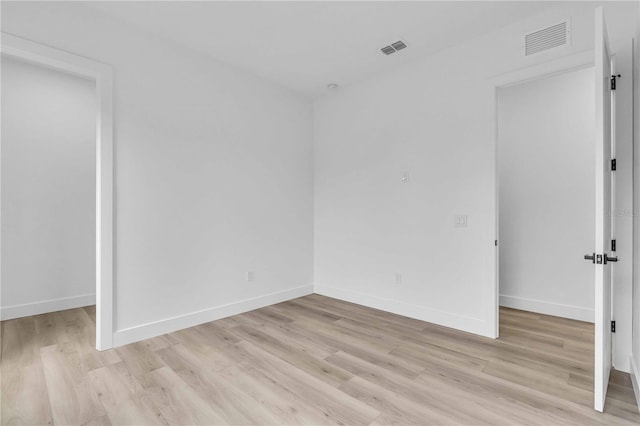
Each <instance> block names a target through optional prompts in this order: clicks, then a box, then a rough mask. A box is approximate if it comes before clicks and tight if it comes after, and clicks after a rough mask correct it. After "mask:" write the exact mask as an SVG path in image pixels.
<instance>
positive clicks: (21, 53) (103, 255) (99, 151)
mask: <svg viewBox="0 0 640 426" xmlns="http://www.w3.org/2000/svg"><path fill="white" fill-rule="evenodd" d="M0 37H1V43H0V44H1V48H0V52H1V53H2V54H4V55H9V56H12V57H15V58H18V59H21V60H24V61H28V62H31V63H35V64H38V65H41V66H44V67H47V68H52V69H55V70H59V71H62V72H65V73H68V74H73V75H78V76H82V77H85V78H89V79H91V80H93V81H95V83H96V95H97V117H96V349H97V350H99V351H102V350H106V349H110V348H112V347H113V329H114V324H113V318H114V305H113V290H114V283H113V277H114V273H113V251H114V246H113V193H114V191H113V71H112V68H111V66H110V65H107V64H104V63H102V62H98V61H95V60H92V59H88V58H85V57H82V56H78V55H74V54H72V53H68V52H65V51H62V50H59V49H55V48H52V47H49V46H45V45H42V44H39V43H35V42H32V41H29V40H25V39H23V38H20V37H16V36H14V35H11V34H7V33H4V32H2V33H0Z"/></svg>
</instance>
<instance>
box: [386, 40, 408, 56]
mask: <svg viewBox="0 0 640 426" xmlns="http://www.w3.org/2000/svg"><path fill="white" fill-rule="evenodd" d="M406 47H407V44H406V43H405V42H404V41H402V40H398V41H396V42H395V43H391V44H390V45H389V46H385V47H383V48H382V49H380V51H381V52H382V53H384V54H385V55H391V54H392V53H396V52H397V51H398V50H402V49H404V48H406Z"/></svg>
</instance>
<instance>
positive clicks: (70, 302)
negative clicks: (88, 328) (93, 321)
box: [0, 293, 96, 321]
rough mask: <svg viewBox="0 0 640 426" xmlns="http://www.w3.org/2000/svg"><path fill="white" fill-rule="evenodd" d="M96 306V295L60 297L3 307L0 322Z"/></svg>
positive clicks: (0, 310) (0, 311)
mask: <svg viewBox="0 0 640 426" xmlns="http://www.w3.org/2000/svg"><path fill="white" fill-rule="evenodd" d="M95 304H96V295H95V293H93V294H83V295H80V296H70V297H62V298H59V299H49V300H42V301H38V302H33V303H25V304H22V305H12V306H3V307H1V308H0V321H6V320H10V319H15V318H23V317H30V316H32V315H40V314H46V313H49V312H57V311H64V310H67V309H75V308H82V307H84V306H91V305H95Z"/></svg>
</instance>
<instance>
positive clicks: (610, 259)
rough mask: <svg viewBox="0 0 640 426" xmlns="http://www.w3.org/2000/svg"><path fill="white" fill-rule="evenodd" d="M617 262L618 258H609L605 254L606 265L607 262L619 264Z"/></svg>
mask: <svg viewBox="0 0 640 426" xmlns="http://www.w3.org/2000/svg"><path fill="white" fill-rule="evenodd" d="M617 261H618V256H614V257H609V256H607V254H606V253H605V255H604V263H607V262H617Z"/></svg>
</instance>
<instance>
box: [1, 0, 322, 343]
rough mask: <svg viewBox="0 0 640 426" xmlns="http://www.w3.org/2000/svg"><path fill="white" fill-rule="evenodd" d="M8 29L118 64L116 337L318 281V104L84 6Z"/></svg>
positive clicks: (47, 12) (16, 9) (63, 6)
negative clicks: (315, 193)
mask: <svg viewBox="0 0 640 426" xmlns="http://www.w3.org/2000/svg"><path fill="white" fill-rule="evenodd" d="M2 28H3V31H6V32H8V33H11V34H14V35H17V36H19V37H23V38H27V39H30V40H33V41H36V42H40V43H44V44H47V45H49V46H52V47H56V48H60V49H63V50H67V51H69V52H72V53H75V54H79V55H83V56H86V57H89V58H92V59H95V60H98V61H101V62H104V63H107V64H110V65H111V66H113V69H114V83H115V92H114V94H115V106H114V110H115V115H114V121H115V143H114V144H115V185H116V188H115V269H116V273H115V280H116V282H115V289H116V298H115V305H116V307H115V318H116V329H117V330H123V329H132V328H135V327H137V326H140V325H143V324H150V323H155V322H162V321H163V320H167V319H170V318H174V317H179V316H182V315H189V314H191V313H194V312H202V311H206V310H208V309H213V308H216V307H219V306H225V305H229V304H233V303H236V302H242V301H245V300H247V299H253V298H256V297H259V296H264V295H269V294H273V293H277V292H281V291H286V290H290V289H293V288H298V287H301V286H311V285H312V283H313V258H312V256H313V245H312V240H313V225H312V223H313V183H312V182H313V160H312V135H311V131H312V118H311V113H312V109H311V105H310V104H309V103H308V102H306V101H304V100H302V99H300V98H299V97H297V96H295V95H293V94H291V93H290V92H288V91H286V90H283V89H281V88H278V87H276V86H273V85H271V84H268V83H265V82H263V81H262V80H260V79H258V78H256V77H253V76H251V75H249V74H246V73H243V72H241V71H238V70H235V69H232V68H228V67H226V66H224V65H222V64H219V63H217V62H215V61H213V60H211V59H209V58H206V57H204V56H201V55H200V54H197V53H191V52H190V51H187V50H185V49H182V48H179V47H174V45H172V44H171V43H170V42H166V41H164V40H160V39H157V38H155V37H152V36H149V35H147V34H146V33H144V32H141V31H138V30H136V29H135V28H133V27H130V26H128V25H127V24H124V23H120V22H119V21H117V20H114V19H111V18H109V17H106V16H103V15H102V14H101V13H100V12H97V11H95V10H93V9H91V8H88V7H86V6H83V5H81V4H73V3H55V4H51V3H47V2H43V3H12V2H3V4H2ZM248 271H252V272H254V279H253V281H251V282H248V281H247V279H246V278H247V272H248ZM309 288H310V289H311V288H312V287H309ZM139 337H144V336H139Z"/></svg>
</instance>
